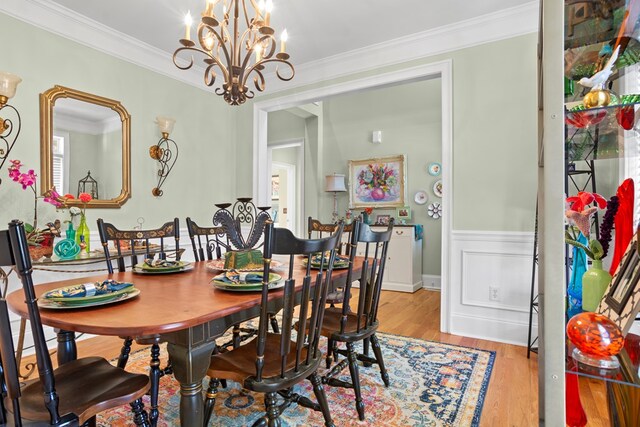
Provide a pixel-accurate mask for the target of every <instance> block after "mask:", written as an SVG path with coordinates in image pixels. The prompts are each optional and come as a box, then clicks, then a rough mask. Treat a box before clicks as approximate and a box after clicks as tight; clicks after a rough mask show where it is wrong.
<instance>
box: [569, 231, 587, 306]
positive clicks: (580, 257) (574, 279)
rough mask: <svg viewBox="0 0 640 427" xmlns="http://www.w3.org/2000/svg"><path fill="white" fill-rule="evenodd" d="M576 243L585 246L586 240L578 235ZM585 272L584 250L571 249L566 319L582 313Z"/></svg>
mask: <svg viewBox="0 0 640 427" xmlns="http://www.w3.org/2000/svg"><path fill="white" fill-rule="evenodd" d="M578 242H580V243H582V244H583V245H585V246H586V245H587V243H588V242H587V238H586V237H585V236H584V235H583V234H582V233H580V234H579V235H578ZM586 271H587V254H586V253H585V251H584V249H581V248H577V247H575V246H574V247H573V263H572V264H571V276H570V278H569V286H568V287H567V295H568V298H569V305H568V307H567V318H572V317H573V316H575V315H576V314H578V313H582V276H583V275H584V273H585V272H586Z"/></svg>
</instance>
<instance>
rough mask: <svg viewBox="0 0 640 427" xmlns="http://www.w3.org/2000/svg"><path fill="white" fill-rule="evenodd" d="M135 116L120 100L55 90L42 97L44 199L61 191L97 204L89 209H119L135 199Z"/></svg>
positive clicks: (75, 201) (63, 89) (72, 90)
mask: <svg viewBox="0 0 640 427" xmlns="http://www.w3.org/2000/svg"><path fill="white" fill-rule="evenodd" d="M130 122H131V116H130V115H129V113H128V112H127V110H126V109H125V108H124V107H123V106H122V104H120V102H118V101H114V100H112V99H109V98H104V97H101V96H98V95H93V94H90V93H86V92H81V91H78V90H75V89H70V88H66V87H63V86H55V87H53V88H51V89H49V90H47V91H46V92H44V93H42V94H41V95H40V133H41V142H40V164H41V177H42V186H41V189H42V192H43V194H44V193H45V192H47V191H48V190H49V189H51V188H52V187H54V186H55V188H56V190H57V191H58V193H60V194H61V195H64V194H71V195H73V196H74V197H75V199H74V200H71V201H69V202H68V203H67V204H68V205H70V206H79V205H81V202H80V201H79V200H78V199H77V198H78V195H79V194H80V193H89V194H91V195H92V196H93V200H92V201H91V202H89V203H88V204H87V207H88V208H117V207H120V206H122V204H123V203H124V202H125V201H126V200H127V199H128V198H129V197H130V194H131V173H130V169H131V158H130V147H131V145H130V144H131V143H130V139H131V124H130Z"/></svg>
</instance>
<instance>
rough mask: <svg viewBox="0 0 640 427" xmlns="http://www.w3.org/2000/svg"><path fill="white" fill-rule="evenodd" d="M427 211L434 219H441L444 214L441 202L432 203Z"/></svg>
mask: <svg viewBox="0 0 640 427" xmlns="http://www.w3.org/2000/svg"><path fill="white" fill-rule="evenodd" d="M427 213H428V214H429V216H430V217H431V218H433V219H439V218H440V217H441V216H442V206H441V205H440V203H431V204H430V205H429V207H428V208H427Z"/></svg>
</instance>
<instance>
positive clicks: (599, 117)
mask: <svg viewBox="0 0 640 427" xmlns="http://www.w3.org/2000/svg"><path fill="white" fill-rule="evenodd" d="M638 109H640V100H639V101H638V102H636V103H632V104H620V105H609V106H607V107H599V108H590V109H585V110H580V111H566V112H565V124H566V129H567V130H566V132H567V135H566V143H565V151H566V153H567V160H568V161H570V162H574V161H579V160H596V159H614V158H621V157H629V154H628V153H625V150H624V140H625V138H624V137H626V136H628V137H634V136H635V132H636V131H635V126H636V122H637V118H636V117H639V116H640V115H639V114H638Z"/></svg>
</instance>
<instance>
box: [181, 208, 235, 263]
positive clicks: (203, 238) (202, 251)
mask: <svg viewBox="0 0 640 427" xmlns="http://www.w3.org/2000/svg"><path fill="white" fill-rule="evenodd" d="M187 231H188V232H189V239H191V247H192V248H193V257H194V259H195V260H196V262H197V261H205V260H209V261H211V260H214V259H222V255H223V253H224V252H226V251H228V250H230V249H231V244H230V243H229V238H228V237H227V233H226V231H225V228H224V227H222V226H219V227H201V226H199V225H198V224H196V222H195V221H193V220H192V219H191V218H189V217H187Z"/></svg>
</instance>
